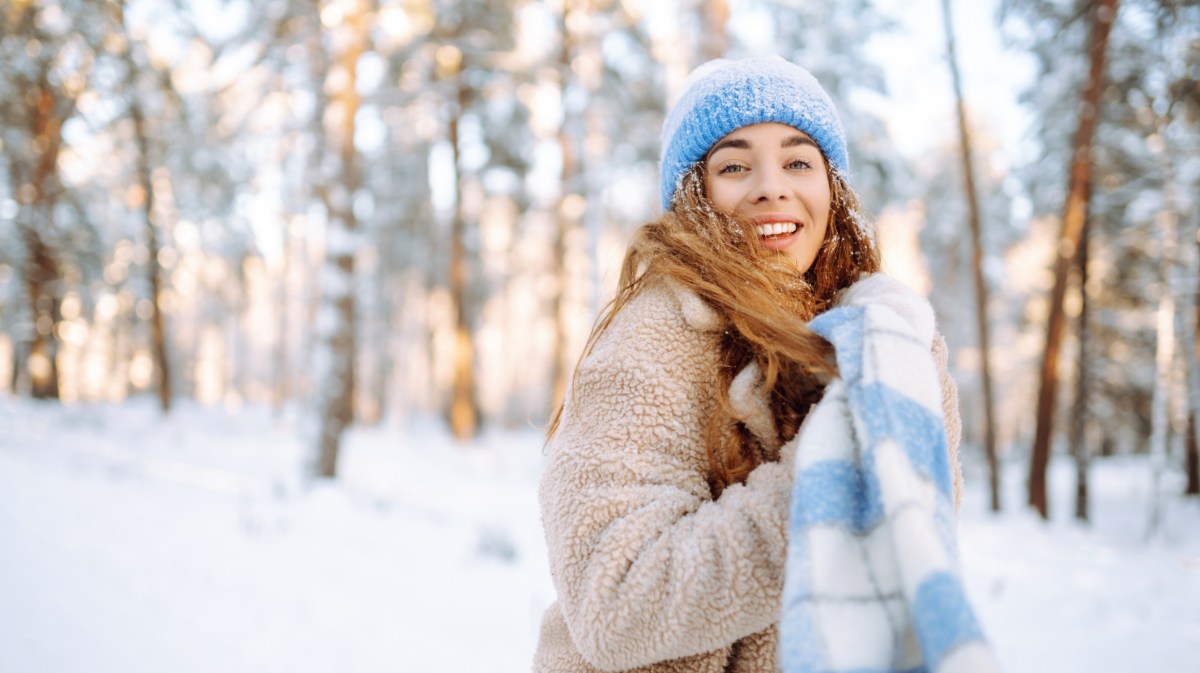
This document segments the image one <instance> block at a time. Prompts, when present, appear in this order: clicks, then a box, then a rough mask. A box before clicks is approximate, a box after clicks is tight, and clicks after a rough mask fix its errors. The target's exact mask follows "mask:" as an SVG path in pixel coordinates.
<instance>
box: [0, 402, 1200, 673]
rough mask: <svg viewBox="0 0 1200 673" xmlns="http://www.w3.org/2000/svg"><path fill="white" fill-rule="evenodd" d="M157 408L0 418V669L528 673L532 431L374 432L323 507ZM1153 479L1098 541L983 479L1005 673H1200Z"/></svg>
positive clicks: (1113, 482) (983, 521) (1192, 591)
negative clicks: (1152, 517)
mask: <svg viewBox="0 0 1200 673" xmlns="http://www.w3.org/2000/svg"><path fill="white" fill-rule="evenodd" d="M140 404H141V403H132V404H125V405H121V406H119V407H107V408H105V407H91V408H75V409H67V410H63V409H58V408H55V407H50V406H40V405H32V404H28V403H24V402H15V401H12V400H3V399H0V672H3V673H8V672H10V671H11V672H21V673H25V672H30V673H42V672H45V673H71V672H75V671H80V672H84V671H86V672H88V673H109V672H112V673H117V672H120V673H140V672H143V671H144V672H147V673H149V672H158V671H166V670H170V671H176V672H181V673H186V672H191V671H221V673H238V672H242V671H245V672H246V673H252V672H253V673H259V672H271V671H288V672H289V673H303V672H306V671H313V672H317V671H322V672H323V671H332V670H338V671H351V672H363V673H370V672H375V671H420V672H422V673H424V672H430V673H436V672H441V671H446V672H458V671H464V672H465V671H484V672H491V671H496V672H508V671H527V670H529V662H530V658H531V656H532V651H533V647H534V641H535V639H536V635H537V625H538V621H539V619H540V615H541V611H542V609H543V608H544V607H545V605H546V604H548V603H549V601H550V600H551V599H552V597H553V588H552V587H551V585H550V580H549V576H548V570H547V568H546V562H545V549H544V547H543V544H542V541H541V531H540V527H539V526H540V524H539V522H538V514H537V503H536V482H537V474H538V470H539V466H540V463H541V454H540V448H541V443H540V438H539V437H538V435H537V434H536V433H534V432H532V431H525V432H520V433H512V434H507V435H499V436H494V437H490V438H487V439H485V440H483V441H481V442H480V445H479V446H477V447H474V448H471V449H466V450H462V449H457V448H455V447H453V446H452V445H451V444H450V443H449V442H448V440H447V439H446V438H445V437H444V436H443V435H442V434H441V433H438V432H436V431H432V430H429V429H422V428H415V429H409V430H407V431H405V432H400V431H398V430H391V431H387V430H383V429H380V430H361V431H358V432H356V433H355V434H354V435H353V437H352V438H351V441H350V443H349V447H348V449H347V452H346V454H345V457H344V461H343V464H342V468H343V469H342V472H343V474H342V477H341V478H340V479H339V481H338V482H337V483H336V484H332V485H318V486H316V487H306V486H305V485H303V484H301V483H299V481H298V478H297V476H296V475H297V474H298V473H299V469H298V466H299V465H300V461H301V452H300V450H299V444H298V442H297V441H296V439H295V437H296V435H297V433H296V432H295V430H294V428H291V427H288V426H287V424H283V423H277V422H275V421H273V420H272V419H271V418H270V416H269V415H268V414H266V413H264V412H256V411H251V412H245V413H242V414H238V415H226V414H224V413H222V412H219V411H207V410H201V409H197V408H194V407H187V406H185V407H184V408H183V409H181V410H179V411H178V412H176V413H174V414H173V415H172V417H171V418H170V419H169V420H165V421H164V420H162V419H160V418H158V416H157V414H156V413H155V412H153V411H152V410H151V409H150V408H149V407H148V406H140ZM1058 467H1060V468H1063V469H1061V470H1060V471H1056V472H1055V473H1054V474H1053V475H1052V476H1053V477H1054V479H1053V482H1054V486H1055V492H1056V493H1057V494H1059V497H1057V498H1056V499H1055V500H1054V505H1055V506H1056V507H1057V508H1058V509H1061V510H1069V508H1070V505H1069V501H1068V499H1067V497H1066V493H1067V492H1068V491H1069V489H1070V487H1071V483H1070V477H1069V466H1066V465H1060V466H1058ZM1008 476H1009V480H1008V481H1009V482H1010V484H1009V486H1010V488H1008V489H1007V491H1008V493H1007V500H1006V503H1007V504H1008V505H1009V509H1010V510H1020V509H1021V508H1019V507H1018V506H1017V505H1018V504H1019V503H1020V498H1019V490H1020V484H1019V479H1020V476H1019V473H1017V472H1011V473H1009V475H1008ZM1147 481H1148V480H1147V479H1146V475H1145V467H1144V464H1143V463H1141V462H1139V461H1136V460H1121V461H1109V462H1102V463H1100V464H1098V465H1097V470H1096V473H1095V482H1096V483H1095V484H1094V487H1093V488H1094V490H1093V492H1094V493H1095V494H1096V500H1095V503H1094V507H1095V518H1096V520H1097V521H1098V523H1097V527H1096V529H1095V530H1087V529H1084V528H1080V527H1077V526H1075V525H1074V524H1072V523H1070V522H1067V521H1061V522H1057V521H1056V522H1055V523H1054V524H1051V525H1049V526H1046V525H1042V524H1041V523H1040V522H1038V521H1036V520H1035V519H1033V518H1032V517H1030V516H1029V515H1027V514H1025V513H1024V512H1023V511H1021V512H1019V513H1009V514H1006V515H1005V516H1003V517H1000V518H997V519H993V518H991V517H990V516H988V515H986V514H984V513H982V510H983V495H984V494H983V493H982V492H980V491H979V488H981V487H982V481H981V480H976V481H974V482H972V484H971V488H969V489H968V500H967V502H966V504H965V505H964V515H963V522H962V528H961V530H962V548H963V554H964V565H965V568H966V575H967V578H968V582H969V585H970V590H971V591H972V593H973V596H974V598H975V600H976V603H977V606H978V608H979V611H980V613H981V617H982V619H983V620H984V623H985V628H986V629H987V631H988V633H989V635H990V636H991V637H992V639H993V640H994V642H995V644H996V647H997V649H998V650H999V653H1000V656H1001V659H1002V661H1003V662H1004V664H1005V665H1006V668H1007V669H1008V670H1009V671H1014V672H1016V671H1020V672H1022V673H1036V672H1040V671H1045V672H1046V673H1050V672H1054V673H1070V672H1072V671H1079V672H1081V673H1083V672H1085V671H1086V672H1087V673H1098V672H1104V671H1113V672H1118V671H1120V672H1124V671H1150V672H1154V673H1184V672H1185V671H1186V672H1187V673H1191V672H1192V671H1195V670H1198V669H1197V666H1200V503H1196V502H1192V503H1183V502H1180V501H1179V500H1178V499H1175V500H1172V501H1171V507H1170V509H1169V510H1168V516H1167V519H1166V521H1167V525H1166V527H1165V529H1164V531H1163V533H1162V534H1161V535H1159V536H1158V537H1157V538H1155V539H1154V540H1153V541H1151V542H1149V543H1145V542H1144V541H1143V539H1142V532H1143V529H1144V519H1145V516H1144V514H1145V506H1144V501H1145V484H1146V483H1147ZM1170 487H1171V488H1175V484H1171V485H1170ZM1063 513H1064V514H1066V513H1069V512H1065V511H1064V512H1063Z"/></svg>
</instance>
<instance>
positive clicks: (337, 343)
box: [316, 0, 368, 478]
mask: <svg viewBox="0 0 1200 673" xmlns="http://www.w3.org/2000/svg"><path fill="white" fill-rule="evenodd" d="M367 10H368V8H367V3H366V2H365V0H359V1H358V2H356V3H353V4H351V5H349V6H348V7H347V10H346V13H345V15H344V17H343V18H342V21H341V24H340V25H337V26H333V27H331V28H330V29H329V31H330V35H329V36H328V37H329V45H330V50H331V58H330V62H331V63H333V64H335V66H334V67H331V68H330V69H329V72H328V73H326V77H325V82H324V86H325V90H326V91H327V92H328V94H329V103H328V106H327V107H326V108H325V109H324V110H323V112H324V114H325V136H326V143H327V146H328V150H329V151H328V152H327V154H326V158H327V159H331V160H332V161H331V162H330V165H329V166H325V167H323V168H325V170H323V171H322V173H323V175H322V177H323V179H324V182H323V184H324V185H325V187H326V188H325V189H323V190H322V191H323V194H322V198H323V200H324V203H325V210H326V212H327V213H328V217H329V225H328V230H327V231H328V235H327V236H326V241H325V265H324V272H323V273H322V278H321V283H322V288H321V293H322V296H323V304H324V306H323V308H322V310H321V312H320V316H319V319H318V325H319V329H321V330H322V334H321V336H322V338H323V344H322V346H323V351H324V353H323V357H322V361H323V362H322V364H323V365H324V370H323V371H322V375H321V379H320V380H319V381H318V383H317V385H318V387H319V390H318V393H317V396H318V400H319V402H318V403H319V405H320V410H319V415H320V420H319V423H320V428H319V432H318V437H317V464H316V472H317V476H319V477H325V478H332V477H336V476H337V465H338V455H339V453H340V448H341V439H342V433H343V431H344V430H345V429H346V428H347V427H348V426H349V425H350V423H351V421H352V420H353V413H354V387H355V376H354V356H355V306H354V290H355V277H354V276H355V274H354V256H355V249H356V245H357V240H356V235H357V229H358V223H357V221H356V220H355V215H354V208H353V202H354V195H355V192H357V191H358V188H359V186H360V184H361V181H362V179H361V175H360V172H359V166H358V155H357V152H356V150H355V149H354V129H355V124H354V118H355V115H356V114H357V113H358V108H359V104H360V102H361V101H360V99H359V95H358V91H357V89H356V83H357V72H358V59H359V56H361V55H362V53H363V51H364V49H365V48H366V42H367V29H368V26H367Z"/></svg>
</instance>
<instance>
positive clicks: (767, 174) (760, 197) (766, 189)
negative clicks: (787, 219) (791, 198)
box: [750, 168, 787, 203]
mask: <svg viewBox="0 0 1200 673" xmlns="http://www.w3.org/2000/svg"><path fill="white" fill-rule="evenodd" d="M755 174H756V177H757V179H756V180H755V181H754V185H753V186H752V187H751V193H750V200H751V201H753V202H754V203H762V202H765V201H776V200H779V199H786V198H787V184H786V182H785V181H784V179H783V174H782V172H781V171H779V170H777V169H772V168H760V169H759V170H757V171H755Z"/></svg>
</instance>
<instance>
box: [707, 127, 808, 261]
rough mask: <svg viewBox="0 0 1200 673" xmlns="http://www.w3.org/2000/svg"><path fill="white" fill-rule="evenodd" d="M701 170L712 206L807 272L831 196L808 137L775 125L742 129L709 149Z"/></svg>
mask: <svg viewBox="0 0 1200 673" xmlns="http://www.w3.org/2000/svg"><path fill="white" fill-rule="evenodd" d="M704 169H705V179H706V181H707V183H708V196H709V198H710V199H711V200H712V202H713V205H715V206H716V207H717V208H719V209H720V210H722V211H724V212H727V213H732V214H734V215H739V216H741V217H745V218H747V219H749V220H750V221H751V222H753V223H754V225H755V231H757V232H758V236H759V238H760V239H761V240H762V244H763V246H764V247H766V248H767V249H769V250H779V251H782V252H786V253H787V254H788V255H789V256H791V258H792V260H793V261H795V262H796V267H797V268H798V269H799V271H800V272H801V273H803V272H805V271H808V269H809V267H811V266H812V263H813V260H814V259H816V257H817V251H818V250H819V249H820V248H821V243H822V242H824V240H825V230H826V223H827V222H828V220H829V204H830V194H831V189H830V181H829V171H828V169H827V168H826V167H825V158H824V157H822V156H821V148H820V147H818V146H817V143H816V142H815V141H814V140H813V139H812V138H810V137H808V135H807V134H805V133H803V132H801V131H797V130H796V129H794V128H792V127H791V126H788V125H787V124H780V123H777V122H766V123H762V124H754V125H752V126H745V127H742V128H740V129H738V130H736V131H734V132H733V133H730V134H729V135H727V136H725V137H724V138H722V139H721V140H719V141H718V142H717V144H716V145H713V148H712V150H710V151H709V153H708V156H707V157H706V158H705V159H704Z"/></svg>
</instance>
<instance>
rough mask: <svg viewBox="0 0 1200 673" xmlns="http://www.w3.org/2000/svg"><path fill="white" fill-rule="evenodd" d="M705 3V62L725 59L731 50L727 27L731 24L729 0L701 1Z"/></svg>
mask: <svg viewBox="0 0 1200 673" xmlns="http://www.w3.org/2000/svg"><path fill="white" fill-rule="evenodd" d="M701 1H702V2H703V3H704V48H703V55H704V60H706V61H707V60H709V59H714V58H724V56H725V52H726V51H728V49H729V37H728V36H727V35H726V34H725V25H726V24H727V23H728V22H729V0H701Z"/></svg>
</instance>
